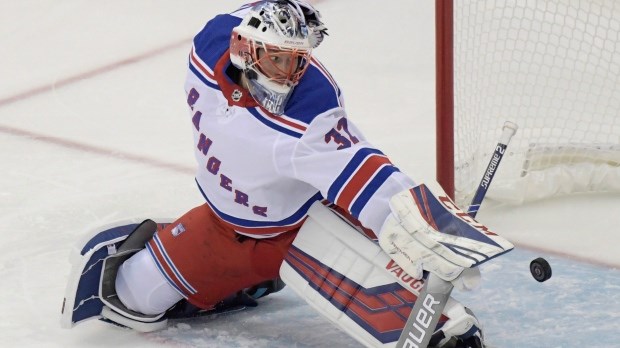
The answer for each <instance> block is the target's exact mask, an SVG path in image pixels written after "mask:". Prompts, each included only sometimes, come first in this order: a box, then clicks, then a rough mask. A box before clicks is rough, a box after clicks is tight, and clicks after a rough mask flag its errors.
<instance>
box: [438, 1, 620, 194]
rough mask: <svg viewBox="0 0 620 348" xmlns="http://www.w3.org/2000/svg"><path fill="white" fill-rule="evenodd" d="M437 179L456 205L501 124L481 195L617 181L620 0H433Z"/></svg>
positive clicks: (611, 185)
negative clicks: (492, 169)
mask: <svg viewBox="0 0 620 348" xmlns="http://www.w3.org/2000/svg"><path fill="white" fill-rule="evenodd" d="M435 17H436V73H437V75H436V89H437V105H436V107H437V120H436V123H437V128H436V130H437V137H436V138H437V166H436V169H437V180H438V181H439V183H440V184H441V185H442V186H443V187H444V189H445V190H446V192H447V193H448V194H450V195H451V196H452V197H454V198H455V199H456V201H457V202H458V203H460V204H461V205H462V206H466V205H467V204H468V203H469V201H468V200H470V199H471V196H472V195H473V193H474V191H475V189H476V186H477V184H478V182H479V181H480V178H481V177H482V175H483V172H484V169H485V168H486V165H487V164H488V161H489V159H490V156H491V155H492V153H493V150H494V147H495V143H496V142H497V138H498V137H499V135H500V134H501V129H502V124H503V123H504V122H505V121H511V122H514V123H516V124H517V125H518V126H519V131H518V132H517V135H515V137H514V138H513V141H512V143H511V145H510V147H509V149H508V152H507V154H506V155H505V157H504V160H503V162H502V165H501V166H500V168H499V169H498V172H497V176H496V178H495V179H494V182H493V185H492V186H491V189H490V190H489V193H488V197H489V198H491V199H496V200H500V201H507V202H512V203H520V202H523V201H527V200H535V199H541V198H546V197H549V196H555V195H560V194H566V193H571V192H591V191H615V192H620V2H618V1H616V0H436V16H435Z"/></svg>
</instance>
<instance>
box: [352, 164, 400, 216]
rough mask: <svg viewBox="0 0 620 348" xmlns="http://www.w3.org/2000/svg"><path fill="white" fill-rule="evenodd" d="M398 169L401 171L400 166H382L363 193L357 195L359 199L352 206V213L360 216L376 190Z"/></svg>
mask: <svg viewBox="0 0 620 348" xmlns="http://www.w3.org/2000/svg"><path fill="white" fill-rule="evenodd" d="M398 171H399V170H398V168H396V167H394V166H392V165H387V166H385V167H383V168H381V169H380V170H379V172H378V173H377V175H375V177H374V178H372V180H371V181H370V183H368V185H366V187H365V188H364V190H363V191H362V193H361V194H360V195H359V196H358V197H357V199H356V200H355V202H354V203H353V205H352V206H351V214H353V216H355V218H358V217H359V215H360V213H361V212H362V209H364V207H365V206H366V203H368V201H369V200H370V198H371V197H372V195H374V194H375V192H377V190H378V189H379V187H381V185H383V183H384V182H385V181H386V180H387V179H388V177H389V176H390V175H392V174H393V173H395V172H398Z"/></svg>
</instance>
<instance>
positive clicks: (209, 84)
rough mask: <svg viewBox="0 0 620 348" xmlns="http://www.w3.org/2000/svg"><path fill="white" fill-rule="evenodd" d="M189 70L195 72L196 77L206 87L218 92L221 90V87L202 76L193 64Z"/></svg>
mask: <svg viewBox="0 0 620 348" xmlns="http://www.w3.org/2000/svg"><path fill="white" fill-rule="evenodd" d="M189 70H191V72H193V73H194V75H196V77H197V78H198V79H200V81H202V83H204V84H205V85H207V86H209V87H211V88H213V89H217V90H218V91H219V90H220V86H218V85H217V84H215V83H213V82H210V81H209V80H207V79H206V78H205V77H204V76H202V74H201V73H200V72H199V71H198V69H196V67H195V66H194V65H192V64H191V63H190V64H189Z"/></svg>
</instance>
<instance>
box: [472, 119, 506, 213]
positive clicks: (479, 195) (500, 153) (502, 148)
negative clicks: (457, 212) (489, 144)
mask: <svg viewBox="0 0 620 348" xmlns="http://www.w3.org/2000/svg"><path fill="white" fill-rule="evenodd" d="M516 132H517V125H516V124H514V123H512V122H506V123H504V127H503V129H502V136H501V138H500V139H499V142H498V143H497V146H495V151H494V152H493V156H491V160H490V161H489V164H488V165H487V169H486V170H485V171H484V175H483V176H482V179H481V180H480V184H478V189H476V194H475V195H474V198H473V199H472V200H471V203H470V204H469V208H468V209H467V213H468V214H469V215H470V216H471V217H473V218H475V217H476V214H478V209H480V204H482V200H483V199H484V196H486V194H487V191H488V190H489V186H491V181H493V177H495V173H497V168H498V167H499V163H500V162H501V160H502V158H504V154H505V153H506V148H507V147H508V143H510V139H512V136H513V135H515V133H516Z"/></svg>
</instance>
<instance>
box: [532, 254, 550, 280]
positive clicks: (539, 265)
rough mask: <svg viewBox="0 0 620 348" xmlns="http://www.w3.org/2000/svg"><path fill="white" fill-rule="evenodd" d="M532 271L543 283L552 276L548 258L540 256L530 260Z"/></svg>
mask: <svg viewBox="0 0 620 348" xmlns="http://www.w3.org/2000/svg"><path fill="white" fill-rule="evenodd" d="M530 273H532V277H534V279H536V280H537V281H539V282H541V283H542V282H544V281H546V280H547V279H549V278H551V265H549V262H547V260H545V259H543V258H542V257H539V258H537V259H534V260H532V262H530Z"/></svg>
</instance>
